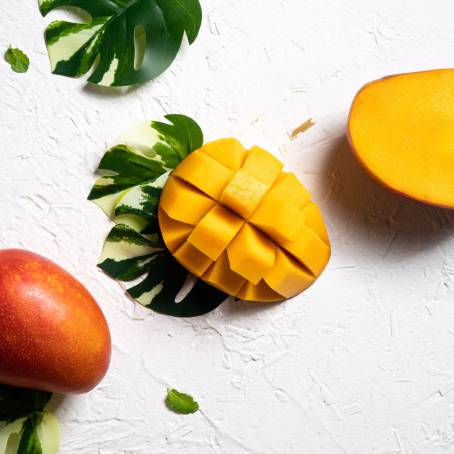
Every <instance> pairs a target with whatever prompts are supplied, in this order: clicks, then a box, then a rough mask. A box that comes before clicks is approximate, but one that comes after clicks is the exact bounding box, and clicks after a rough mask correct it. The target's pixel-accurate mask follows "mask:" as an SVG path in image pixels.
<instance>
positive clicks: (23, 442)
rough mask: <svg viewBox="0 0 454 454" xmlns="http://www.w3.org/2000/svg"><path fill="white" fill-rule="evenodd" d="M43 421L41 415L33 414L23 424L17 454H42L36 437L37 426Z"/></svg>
mask: <svg viewBox="0 0 454 454" xmlns="http://www.w3.org/2000/svg"><path fill="white" fill-rule="evenodd" d="M42 420H43V413H39V412H36V413H33V414H32V415H30V416H29V417H28V418H27V419H26V420H25V422H24V425H23V427H22V434H21V439H20V443H19V449H18V450H17V454H43V450H42V447H41V441H40V439H39V436H38V426H39V425H40V424H41V422H42Z"/></svg>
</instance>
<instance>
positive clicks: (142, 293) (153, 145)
mask: <svg viewBox="0 0 454 454" xmlns="http://www.w3.org/2000/svg"><path fill="white" fill-rule="evenodd" d="M166 119H167V120H168V121H169V123H160V122H151V123H147V124H143V125H140V126H138V127H135V128H133V129H132V130H131V131H129V132H128V133H127V134H126V135H124V136H123V137H122V139H121V144H119V145H116V146H114V147H112V148H111V149H110V150H108V151H107V152H106V154H105V155H104V157H103V158H102V160H101V163H100V165H99V169H98V171H99V172H100V173H101V174H102V176H101V178H99V179H98V180H97V181H96V183H95V185H94V187H93V189H92V191H91V193H90V195H89V199H90V200H93V201H94V202H95V203H97V204H98V205H99V206H100V207H101V208H102V209H103V210H104V212H105V213H106V214H107V215H108V216H109V217H110V218H111V219H112V220H113V221H114V222H115V223H116V225H115V226H114V227H113V229H112V230H111V232H110V234H109V235H108V237H107V239H106V242H105V244H104V249H103V254H102V257H101V261H100V264H99V267H100V268H101V269H102V270H104V271H105V272H106V273H107V274H108V275H109V276H111V277H113V278H114V279H117V280H119V281H122V282H131V281H134V280H138V281H139V282H136V283H135V284H134V285H133V286H132V287H130V288H129V289H127V292H128V294H129V295H130V296H131V297H132V298H134V299H135V300H136V301H138V302H139V303H140V304H142V305H143V306H146V307H148V308H150V309H152V310H154V311H156V312H160V313H163V314H167V315H172V316H175V317H194V316H198V315H202V314H205V313H207V312H210V311H211V310H213V309H215V308H216V307H218V306H219V304H221V303H222V302H223V301H224V300H225V299H226V298H227V296H226V295H225V294H224V293H223V292H220V291H219V290H217V289H215V288H213V287H211V286H210V285H208V284H206V283H204V282H203V281H201V280H196V281H195V282H194V280H191V279H190V278H189V276H190V275H189V273H188V271H186V269H185V268H183V267H182V266H181V265H180V264H179V263H178V262H177V261H176V260H175V259H174V258H173V257H172V255H171V254H170V252H169V251H168V250H167V248H166V247H165V245H164V242H163V241H162V238H161V234H160V230H159V223H158V220H157V210H158V204H159V197H160V194H161V191H162V189H163V187H164V185H165V183H166V181H167V178H168V176H169V175H170V173H171V172H172V170H173V169H174V168H175V167H176V166H177V165H178V164H179V163H180V162H181V161H182V160H183V159H184V158H185V157H186V156H188V155H189V154H190V153H191V152H193V151H194V150H197V149H198V148H200V147H201V146H202V145H203V134H202V131H201V129H200V127H199V126H198V125H197V123H196V122H194V120H191V119H190V118H188V117H185V116H183V115H168V116H167V117H166ZM191 284H192V287H191Z"/></svg>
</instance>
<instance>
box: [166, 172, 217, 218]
mask: <svg viewBox="0 0 454 454" xmlns="http://www.w3.org/2000/svg"><path fill="white" fill-rule="evenodd" d="M215 203H216V202H215V201H214V200H212V199H210V198H209V197H207V196H205V195H204V194H202V193H201V192H199V191H197V189H194V188H193V187H192V186H190V185H188V184H187V183H185V182H184V181H182V180H180V179H178V178H175V177H173V176H171V177H170V178H169V179H168V181H167V183H166V185H165V186H164V190H163V191H162V194H161V199H160V201H159V206H160V207H161V208H162V209H163V210H164V212H165V213H166V214H167V215H168V216H169V217H170V218H172V219H174V220H176V221H180V222H184V223H185V224H190V225H197V224H198V223H199V222H200V220H201V219H202V218H203V217H204V216H205V214H207V213H208V211H209V210H210V209H211V208H213V206H214V205H215Z"/></svg>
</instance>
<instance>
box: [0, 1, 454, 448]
mask: <svg viewBox="0 0 454 454" xmlns="http://www.w3.org/2000/svg"><path fill="white" fill-rule="evenodd" d="M202 4H203V9H204V22H203V27H202V30H201V33H200V36H199V39H198V40H197V41H196V43H195V44H194V46H193V47H191V48H187V47H186V46H185V48H184V49H183V50H182V52H181V53H180V55H179V57H178V59H177V61H176V62H175V64H174V65H173V66H172V67H171V69H170V70H169V71H168V72H167V73H166V74H164V75H163V76H161V77H159V78H158V79H157V80H155V81H153V82H150V83H147V84H145V85H143V86H140V87H138V88H134V89H131V90H129V91H128V92H127V93H122V94H119V93H113V92H112V91H111V90H106V89H103V88H98V87H93V86H87V85H86V84H85V82H84V81H83V80H71V79H66V78H62V77H58V76H53V75H51V73H50V69H49V64H48V60H47V55H46V51H45V46H44V43H43V38H42V34H43V30H44V28H45V24H46V23H47V22H48V19H46V20H43V19H42V18H41V16H40V14H39V12H38V8H37V4H36V2H35V1H29V0H15V1H14V2H5V1H3V2H1V4H0V25H1V26H0V52H3V51H2V50H1V49H5V50H6V48H7V46H8V45H9V44H12V45H14V46H18V47H20V48H22V49H23V50H24V51H26V52H27V53H28V55H29V56H30V58H31V68H30V71H29V72H28V73H27V74H24V75H19V74H15V73H13V72H12V71H11V70H10V69H9V67H8V65H7V64H6V63H4V62H0V108H1V110H0V140H1V147H0V193H1V197H0V213H1V218H0V219H1V221H0V247H23V248H26V249H30V250H33V251H36V252H38V253H41V254H44V255H46V256H48V257H49V258H51V259H53V260H54V261H56V262H58V263H59V264H61V265H63V266H64V267H65V268H67V269H68V270H69V271H70V272H72V273H73V274H74V275H76V276H77V277H78V278H79V279H80V280H81V281H82V282H83V283H85V284H86V285H87V287H88V288H89V290H90V291H91V292H92V293H93V295H94V296H95V297H96V298H97V300H98V301H99V304H100V305H101V306H102V308H103V310H104V311H105V313H106V316H107V318H108V320H109V323H110V326H111V330H112V335H113V341H114V350H113V362H112V367H111V369H110V372H109V374H108V376H107V377H106V379H105V380H104V382H103V383H102V384H101V385H100V386H99V388H98V389H97V390H96V391H94V392H92V393H91V394H89V395H85V396H77V397H66V398H56V399H55V400H54V402H53V406H54V408H55V411H56V413H57V415H58V416H59V418H60V420H61V422H62V430H63V442H62V449H61V452H62V453H63V454H76V453H77V454H93V453H100V454H101V453H102V454H117V453H138V454H151V453H153V454H159V453H166V454H176V453H183V452H184V453H185V454H199V453H203V454H205V453H219V454H221V453H222V454H290V453H295V454H303V453H307V454H309V453H310V454H366V453H371V454H372V453H373V454H451V453H454V323H453V320H454V234H453V232H454V213H452V212H448V211H443V210H439V209H435V208H429V207H424V206H422V205H419V204H417V203H414V202H410V201H408V200H405V199H403V198H400V197H399V196H396V195H393V194H391V193H390V192H388V191H387V190H385V189H383V188H382V187H380V186H379V185H377V184H376V183H374V182H372V181H371V180H370V179H369V177H368V176H366V175H365V173H364V172H363V171H362V170H361V169H360V168H359V166H358V165H357V163H356V162H355V160H354V159H353V158H352V155H351V153H350V152H349V150H348V147H347V145H346V140H345V138H344V132H345V124H346V118H347V113H348V109H349V106H350V103H351V100H352V98H353V96H354V93H355V92H356V91H357V90H358V89H359V88H360V86H361V85H363V84H364V83H365V82H367V81H369V80H372V79H376V78H380V77H382V76H384V75H387V74H393V73H399V72H408V71H415V70H422V69H428V68H436V67H449V66H452V62H453V60H454V3H453V2H452V1H451V0H436V1H432V2H427V1H423V0H412V1H410V0H382V1H380V2H377V1H371V0H343V1H338V0H323V1H320V0H275V1H270V0H228V1H217V0H202ZM56 17H58V14H54V15H53V16H52V18H56ZM50 19H51V18H49V20H50ZM167 113H184V114H187V115H189V116H192V117H194V118H196V119H197V120H198V121H199V122H200V124H201V125H202V127H203V129H204V131H205V134H206V138H207V140H211V139H215V138H219V137H222V136H232V135H234V136H236V137H238V138H240V139H241V140H242V141H243V142H244V143H245V145H252V144H259V145H261V146H263V147H265V148H268V149H270V150H271V151H273V152H275V153H276V154H277V155H279V156H281V158H282V159H284V161H285V163H286V165H287V168H288V169H290V170H292V171H294V172H296V173H297V174H298V176H299V177H300V178H301V179H302V181H303V182H304V183H305V184H306V185H307V187H308V188H309V189H310V190H311V191H312V192H313V194H314V198H315V199H316V200H317V201H318V202H319V203H320V204H321V206H322V209H323V212H324V215H325V218H326V221H327V224H328V226H329V230H330V234H331V238H332V243H333V257H332V260H331V262H330V265H329V268H328V269H327V271H326V272H325V273H324V275H323V277H322V278H321V279H320V280H319V281H318V283H317V284H316V285H315V286H314V287H313V288H312V289H310V290H309V291H307V292H306V293H304V294H303V295H300V296H299V297H297V298H295V299H294V300H292V301H288V302H286V303H284V304H282V305H279V306H266V305H254V304H240V303H230V304H227V305H224V306H221V307H220V308H219V309H218V310H217V311H215V312H213V313H211V314H209V315H207V316H204V317H201V318H197V319H191V320H179V319H173V318H169V317H165V316H161V315H157V314H155V313H153V312H150V311H148V310H145V309H143V308H141V307H139V306H138V305H135V304H134V303H132V302H131V301H130V300H129V299H128V298H127V297H126V296H125V295H124V294H123V292H122V290H121V288H120V287H119V285H118V284H117V283H115V282H114V281H112V280H110V279H109V278H108V277H106V276H105V275H103V274H102V273H101V272H100V271H98V270H97V268H96V263H97V259H98V257H99V255H100V251H101V247H102V244H103V240H104V237H105V235H106V233H107V232H108V230H109V228H110V223H109V221H108V220H107V219H106V218H105V216H104V215H103V213H102V212H101V211H100V210H99V209H98V208H97V207H95V206H94V205H92V204H90V203H89V202H88V201H86V196H87V194H88V192H89V189H90V187H91V185H92V183H93V178H94V177H93V172H94V170H95V168H96V166H97V164H98V161H99V159H100V158H101V156H102V154H103V152H104V151H105V148H106V146H107V144H109V143H112V141H113V140H114V139H115V138H116V137H117V136H118V135H119V133H120V132H121V130H123V129H126V128H127V127H129V126H131V125H133V124H134V123H136V122H140V121H143V120H148V119H150V120H151V119H162V117H163V115H165V114H167ZM310 116H312V117H313V118H314V119H315V120H316V122H317V125H316V127H314V128H313V129H311V130H310V131H309V132H307V133H306V134H304V135H303V136H300V137H299V138H298V139H297V140H296V141H294V142H290V140H289V138H288V135H287V133H288V131H289V130H291V129H293V128H294V127H296V126H298V125H299V124H300V123H301V122H303V121H304V120H306V119H307V118H308V117H310ZM168 386H172V387H176V388H177V389H179V390H182V391H187V392H189V393H191V394H192V395H193V396H194V397H195V398H196V399H197V400H198V401H199V403H200V406H201V411H200V412H199V413H197V414H195V415H191V416H178V415H174V414H172V413H170V412H169V411H168V410H167V409H166V408H165V406H164V404H163V399H164V397H165V393H166V388H167V387H168Z"/></svg>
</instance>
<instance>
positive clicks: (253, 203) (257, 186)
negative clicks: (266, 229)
mask: <svg viewBox="0 0 454 454" xmlns="http://www.w3.org/2000/svg"><path fill="white" fill-rule="evenodd" d="M267 191H268V186H267V185H266V184H264V183H262V182H260V181H259V180H257V179H256V178H255V177H254V176H253V175H252V174H250V173H249V172H247V171H246V170H243V169H240V170H238V172H237V173H236V174H235V176H234V177H233V178H232V180H231V181H230V182H229V184H228V185H227V186H226V187H225V189H224V192H223V193H222V195H221V198H220V202H221V203H222V204H223V205H225V206H226V207H228V208H230V209H231V210H232V211H234V212H235V213H237V214H239V215H240V216H241V217H242V218H244V219H247V218H248V217H249V216H250V215H251V214H252V213H253V212H254V211H255V209H256V208H257V207H258V205H259V203H260V202H261V200H262V199H263V196H264V195H265V194H266V192H267Z"/></svg>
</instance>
